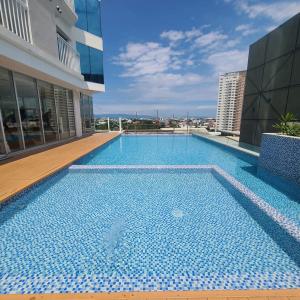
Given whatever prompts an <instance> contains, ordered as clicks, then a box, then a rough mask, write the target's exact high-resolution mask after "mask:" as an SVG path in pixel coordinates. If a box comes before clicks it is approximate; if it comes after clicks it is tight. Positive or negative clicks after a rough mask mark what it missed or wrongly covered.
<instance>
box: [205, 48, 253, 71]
mask: <svg viewBox="0 0 300 300" xmlns="http://www.w3.org/2000/svg"><path fill="white" fill-rule="evenodd" d="M247 60H248V50H245V51H240V50H229V51H223V52H216V53H213V54H211V55H209V56H208V57H207V58H206V59H205V62H206V63H207V64H209V65H211V66H212V68H213V70H214V72H215V74H220V73H226V72H233V71H239V70H245V69H246V67H247Z"/></svg>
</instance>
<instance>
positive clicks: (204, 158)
mask: <svg viewBox="0 0 300 300" xmlns="http://www.w3.org/2000/svg"><path fill="white" fill-rule="evenodd" d="M77 163H78V164H86V165H189V164H190V165H196V164H215V165H218V166H219V167H221V168H223V169H224V170H225V171H226V172H228V173H229V174H231V175H232V176H234V177H235V178H236V179H237V180H239V181H240V182H241V183H242V184H244V185H245V186H247V187H248V188H249V189H251V190H252V191H253V192H254V193H256V194H257V195H258V196H260V197H262V198H263V199H264V200H265V201H267V202H268V203H269V204H270V205H272V206H273V207H275V208H276V209H277V210H278V211H280V212H281V213H282V214H284V215H286V216H287V217H288V218H290V219H291V220H293V221H294V222H295V223H297V224H298V225H299V226H300V186H299V185H296V184H292V183H291V182H286V181H285V180H282V179H281V178H279V177H277V176H273V175H272V174H270V173H268V172H267V171H265V170H262V169H259V168H258V167H257V158H256V157H254V156H251V155H248V154H246V153H242V152H240V151H237V150H232V149H230V148H228V147H226V146H222V145H218V144H216V143H214V142H210V141H207V140H206V139H203V138H201V137H198V136H191V135H183V136H180V135H165V136H160V135H152V136H151V135H141V136H138V135H132V136H124V135H123V136H121V137H119V138H117V139H115V140H113V141H112V142H111V143H109V144H108V145H106V146H105V147H102V148H99V149H97V150H95V151H93V152H92V153H90V154H89V155H87V156H85V157H84V158H83V159H82V160H80V161H79V162H77Z"/></svg>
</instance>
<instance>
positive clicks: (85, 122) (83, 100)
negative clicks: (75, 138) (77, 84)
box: [80, 94, 95, 134]
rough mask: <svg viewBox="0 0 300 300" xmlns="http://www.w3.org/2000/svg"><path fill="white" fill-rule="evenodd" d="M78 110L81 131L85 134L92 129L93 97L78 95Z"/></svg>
mask: <svg viewBox="0 0 300 300" xmlns="http://www.w3.org/2000/svg"><path fill="white" fill-rule="evenodd" d="M80 112H81V123H82V133H83V134H86V133H89V132H92V131H94V127H95V126H94V112H93V98H92V97H91V96H88V95H84V94H81V95H80Z"/></svg>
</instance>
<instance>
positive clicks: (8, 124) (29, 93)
mask: <svg viewBox="0 0 300 300" xmlns="http://www.w3.org/2000/svg"><path fill="white" fill-rule="evenodd" d="M75 134H76V132H75V113H74V103H73V93H72V91H70V90H67V89H65V88H62V87H59V86H55V85H52V84H49V83H47V82H42V81H37V80H35V79H33V78H31V77H28V76H25V75H22V74H18V73H13V72H11V71H9V70H6V69H3V68H0V155H7V154H9V153H11V152H15V151H20V150H24V149H30V148H32V147H35V146H40V145H43V144H48V143H51V142H55V141H59V140H63V139H66V138H69V137H72V136H75Z"/></svg>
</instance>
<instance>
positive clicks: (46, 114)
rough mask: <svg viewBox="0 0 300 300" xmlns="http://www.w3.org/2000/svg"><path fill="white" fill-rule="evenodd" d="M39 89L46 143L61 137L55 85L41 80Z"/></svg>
mask: <svg viewBox="0 0 300 300" xmlns="http://www.w3.org/2000/svg"><path fill="white" fill-rule="evenodd" d="M38 89H39V95H40V99H41V107H42V118H43V125H44V134H45V141H46V143H49V142H54V141H57V140H58V139H59V135H58V123H57V113H56V105H55V97H54V87H53V85H52V84H49V83H46V82H41V81H39V82H38Z"/></svg>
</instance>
